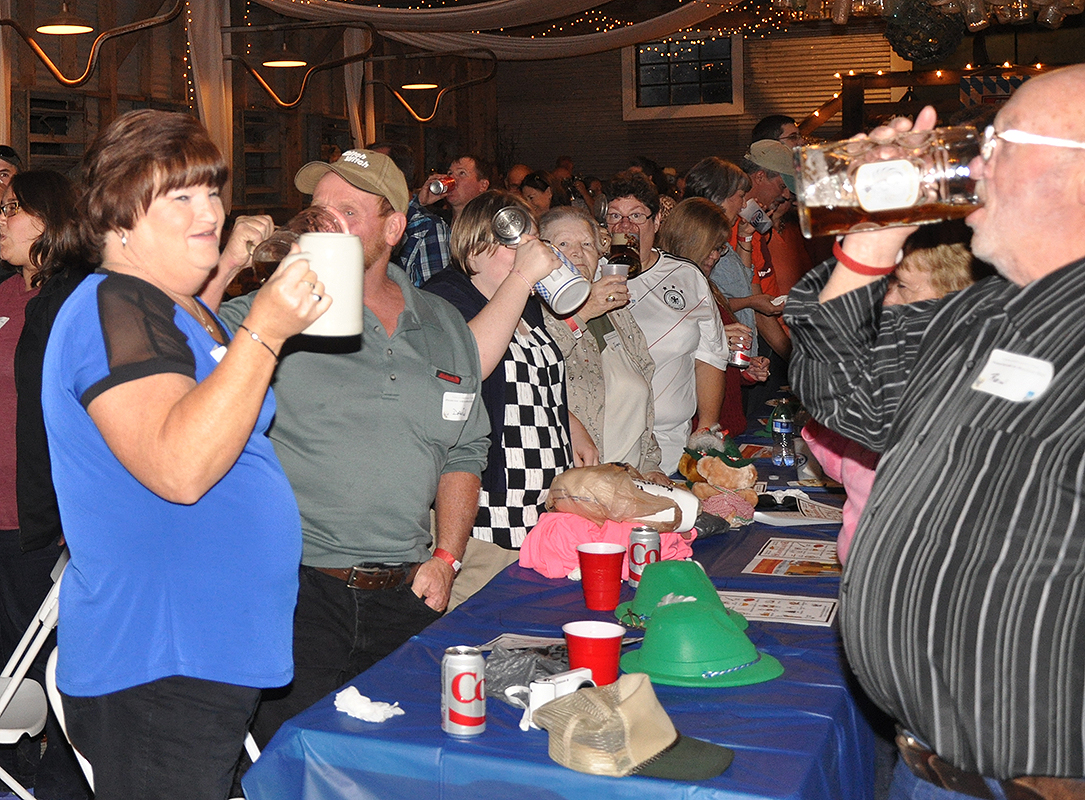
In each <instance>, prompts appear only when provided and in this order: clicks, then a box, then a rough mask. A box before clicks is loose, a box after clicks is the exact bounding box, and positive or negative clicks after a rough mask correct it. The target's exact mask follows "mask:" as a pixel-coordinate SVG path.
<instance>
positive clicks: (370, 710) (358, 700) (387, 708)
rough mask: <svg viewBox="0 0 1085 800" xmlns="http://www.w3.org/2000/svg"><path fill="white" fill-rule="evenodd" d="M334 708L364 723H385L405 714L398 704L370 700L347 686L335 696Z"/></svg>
mask: <svg viewBox="0 0 1085 800" xmlns="http://www.w3.org/2000/svg"><path fill="white" fill-rule="evenodd" d="M335 708H336V710H337V711H342V712H343V713H344V714H349V715H350V716H352V717H354V718H355V719H360V720H363V721H365V722H385V721H387V720H389V719H391V718H392V717H397V716H399V715H400V714H404V713H406V712H404V710H403V709H402V708H400V707H399V703H381V702H376V701H373V700H370V699H369V698H368V697H366V696H365V695H364V694H362V693H361V692H359V691H358V690H357V689H356V688H355V687H353V686H348V687H347V688H346V689H344V690H343V691H341V692H339V694H337V695H336V696H335Z"/></svg>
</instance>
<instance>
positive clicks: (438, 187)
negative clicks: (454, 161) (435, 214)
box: [426, 175, 456, 195]
mask: <svg viewBox="0 0 1085 800" xmlns="http://www.w3.org/2000/svg"><path fill="white" fill-rule="evenodd" d="M455 185H456V179H455V178H453V177H452V176H451V175H440V176H438V177H435V178H430V181H429V183H427V184H426V188H427V189H429V193H430V194H436V195H441V194H446V193H447V192H448V190H449V189H451V188H452V187H453V186H455Z"/></svg>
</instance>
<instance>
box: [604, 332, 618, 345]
mask: <svg viewBox="0 0 1085 800" xmlns="http://www.w3.org/2000/svg"><path fill="white" fill-rule="evenodd" d="M603 341H604V342H606V343H607V347H609V348H610V349H611V350H621V349H622V335H621V334H620V333H618V332H617V331H607V332H606V333H604V334H603Z"/></svg>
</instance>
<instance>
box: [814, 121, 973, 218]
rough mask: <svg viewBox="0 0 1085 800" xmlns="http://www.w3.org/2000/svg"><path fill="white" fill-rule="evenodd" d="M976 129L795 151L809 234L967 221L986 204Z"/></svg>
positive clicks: (939, 130)
mask: <svg viewBox="0 0 1085 800" xmlns="http://www.w3.org/2000/svg"><path fill="white" fill-rule="evenodd" d="M981 138H982V137H981V136H980V134H979V132H978V131H976V129H975V128H969V127H955V128H935V129H934V130H928V131H906V132H902V133H897V134H896V135H895V136H892V137H891V138H888V139H877V140H875V139H871V138H867V137H865V136H860V137H855V138H852V139H846V140H844V141H841V142H828V143H825V144H812V145H807V146H805V147H801V148H797V149H796V150H795V166H796V173H797V174H796V176H795V180H796V187H795V189H796V192H795V194H796V199H797V201H798V208H799V224H800V226H801V227H802V232H803V235H804V236H806V237H807V238H810V237H813V236H823V235H826V234H838V233H852V232H856V231H867V230H874V229H876V228H889V227H894V226H898V225H921V224H924V223H928V222H940V221H942V220H947V219H960V218H962V217H965V216H967V215H968V214H970V213H972V211H974V210H975V209H976V208H978V207H979V205H980V202H979V198H978V197H977V196H976V180H975V178H974V177H973V176H972V173H971V169H970V166H969V165H970V162H971V161H972V159H974V158H976V157H977V156H978V155H979V152H980V143H981Z"/></svg>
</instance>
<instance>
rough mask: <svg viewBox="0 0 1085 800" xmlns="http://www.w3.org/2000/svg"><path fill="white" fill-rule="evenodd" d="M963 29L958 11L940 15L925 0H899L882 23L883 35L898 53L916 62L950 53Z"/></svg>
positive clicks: (958, 42) (931, 60)
mask: <svg viewBox="0 0 1085 800" xmlns="http://www.w3.org/2000/svg"><path fill="white" fill-rule="evenodd" d="M964 32H965V24H964V20H963V19H962V17H961V15H960V14H943V13H942V12H941V11H939V10H938V9H936V8H934V7H933V6H931V4H930V3H929V2H928V0H900V1H899V2H898V3H896V8H895V10H894V11H893V13H892V14H891V15H890V16H889V17H888V19H887V20H886V25H885V38H886V39H888V40H889V44H890V46H891V47H892V48H893V50H895V51H896V53H897V55H899V56H900V57H901V58H905V59H907V60H908V61H911V62H913V63H914V64H918V65H923V64H930V63H931V62H933V61H940V60H942V59H944V58H947V57H948V56H950V55H951V54H952V53H953V52H954V51H955V50H956V49H957V47H958V46H960V44H961V39H963V38H964Z"/></svg>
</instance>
